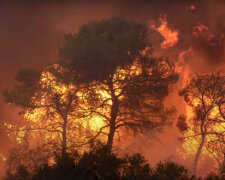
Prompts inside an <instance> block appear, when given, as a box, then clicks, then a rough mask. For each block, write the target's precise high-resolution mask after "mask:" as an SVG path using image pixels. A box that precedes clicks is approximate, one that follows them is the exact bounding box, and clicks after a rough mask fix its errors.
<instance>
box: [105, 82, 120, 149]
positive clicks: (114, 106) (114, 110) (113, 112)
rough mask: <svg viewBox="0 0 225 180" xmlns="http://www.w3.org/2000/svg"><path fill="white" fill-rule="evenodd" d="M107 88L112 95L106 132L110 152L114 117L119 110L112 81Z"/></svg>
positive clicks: (114, 122) (113, 132) (114, 124)
mask: <svg viewBox="0 0 225 180" xmlns="http://www.w3.org/2000/svg"><path fill="white" fill-rule="evenodd" d="M109 88H110V91H111V97H112V107H111V113H110V122H109V124H110V126H109V134H108V140H107V147H108V149H109V151H110V152H111V150H112V146H113V139H114V134H115V130H116V119H117V114H118V111H119V100H118V98H117V97H116V95H115V91H114V89H113V83H112V82H111V83H109Z"/></svg>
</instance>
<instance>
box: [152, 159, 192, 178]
mask: <svg viewBox="0 0 225 180" xmlns="http://www.w3.org/2000/svg"><path fill="white" fill-rule="evenodd" d="M152 179H160V180H180V179H182V180H189V179H190V180H191V179H195V178H194V177H189V172H188V170H187V168H186V167H184V166H182V165H179V164H177V163H175V162H171V161H165V162H159V163H158V164H157V166H156V168H155V169H154V170H153V175H152Z"/></svg>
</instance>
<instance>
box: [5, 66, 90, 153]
mask: <svg viewBox="0 0 225 180" xmlns="http://www.w3.org/2000/svg"><path fill="white" fill-rule="evenodd" d="M72 73H73V72H72V71H70V69H68V68H66V67H62V66H59V65H58V64H53V65H48V66H45V67H44V68H43V69H41V70H40V71H36V70H31V69H28V70H21V71H20V72H19V73H18V75H17V77H16V80H17V81H18V82H19V84H18V85H15V86H14V88H13V90H12V91H11V92H9V91H5V93H4V95H5V98H6V101H7V102H9V103H13V104H15V105H17V106H20V107H22V108H23V115H24V118H25V120H26V122H25V125H24V126H23V127H20V128H19V127H13V126H11V125H9V126H8V131H9V133H10V135H11V136H12V137H14V139H16V140H17V141H18V138H20V139H22V138H23V136H24V135H25V134H29V136H30V138H33V141H37V142H39V143H40V144H43V143H44V144H48V145H49V151H51V152H52V153H53V152H54V151H58V150H61V152H62V155H65V154H66V151H67V150H68V149H69V150H70V149H71V148H72V149H73V148H74V147H75V146H78V145H80V144H82V143H83V142H84V141H83V140H84V139H85V138H84V136H85V135H84V134H83V133H84V131H82V130H84V128H83V126H82V123H83V122H82V120H81V119H82V118H84V117H85V116H86V113H85V111H84V110H81V109H82V108H81V106H80V105H81V104H82V105H85V103H83V101H82V98H81V97H82V96H81V95H78V92H79V90H80V87H78V86H75V85H74V83H73V82H74V80H73V75H72ZM78 117H79V119H78ZM85 132H86V133H88V130H86V131H85ZM86 135H87V134H86ZM82 138H83V139H82ZM38 145H39V144H38Z"/></svg>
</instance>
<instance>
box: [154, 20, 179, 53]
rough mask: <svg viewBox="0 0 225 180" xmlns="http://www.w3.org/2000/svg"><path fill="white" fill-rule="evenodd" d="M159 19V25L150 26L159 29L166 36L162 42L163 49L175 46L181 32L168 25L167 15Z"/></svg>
mask: <svg viewBox="0 0 225 180" xmlns="http://www.w3.org/2000/svg"><path fill="white" fill-rule="evenodd" d="M159 21H160V22H161V25H160V26H159V27H156V25H154V24H153V25H151V26H150V28H152V29H154V30H156V31H158V32H159V33H160V34H161V35H162V36H163V37H164V41H163V42H162V43H161V47H162V48H163V49H168V48H170V47H173V46H174V45H175V44H176V43H177V42H178V35H179V32H178V31H177V30H171V29H170V28H169V27H168V21H167V20H166V16H160V18H159Z"/></svg>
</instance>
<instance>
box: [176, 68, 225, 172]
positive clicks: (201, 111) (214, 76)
mask: <svg viewBox="0 0 225 180" xmlns="http://www.w3.org/2000/svg"><path fill="white" fill-rule="evenodd" d="M179 94H180V96H183V97H184V99H185V101H186V103H187V104H188V105H189V106H190V107H191V108H192V110H193V112H194V116H193V119H192V121H193V122H192V124H191V125H190V126H189V127H188V131H189V132H191V134H188V133H187V134H186V137H185V138H187V139H186V141H188V140H189V141H192V143H193V141H195V142H196V143H197V150H196V154H195V158H194V162H193V169H192V171H193V173H194V174H196V169H197V165H198V161H199V158H200V155H201V153H202V150H203V148H205V149H206V150H207V151H208V152H211V153H212V155H213V156H215V154H217V155H221V154H222V157H223V153H224V150H225V149H224V132H225V131H224V130H225V126H224V122H225V119H224V117H223V116H222V112H221V111H222V109H221V102H222V100H223V99H224V97H225V76H224V75H223V73H222V72H216V73H202V74H196V75H194V76H193V77H192V78H191V79H190V80H189V81H188V82H187V84H186V86H185V88H183V89H182V90H181V91H180V92H179ZM221 140H222V141H221ZM221 142H222V143H221ZM193 144H195V143H193ZM219 145H220V146H219ZM215 152H216V153H215ZM215 158H216V157H215ZM217 159H218V157H217ZM220 160H221V158H220Z"/></svg>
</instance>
